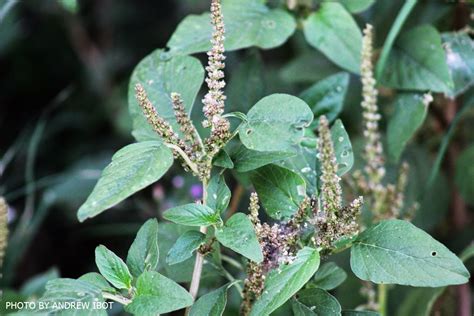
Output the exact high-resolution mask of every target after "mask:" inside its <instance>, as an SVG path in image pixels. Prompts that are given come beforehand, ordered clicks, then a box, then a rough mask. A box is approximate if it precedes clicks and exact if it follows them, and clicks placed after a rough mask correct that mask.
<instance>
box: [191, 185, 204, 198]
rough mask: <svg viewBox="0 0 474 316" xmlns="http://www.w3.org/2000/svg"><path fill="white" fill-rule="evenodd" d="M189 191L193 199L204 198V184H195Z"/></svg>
mask: <svg viewBox="0 0 474 316" xmlns="http://www.w3.org/2000/svg"><path fill="white" fill-rule="evenodd" d="M189 193H190V194H191V197H192V198H193V199H201V198H202V186H201V185H200V184H193V185H192V186H191V188H190V189H189Z"/></svg>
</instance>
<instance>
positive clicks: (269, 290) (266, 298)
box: [250, 247, 319, 316]
mask: <svg viewBox="0 0 474 316" xmlns="http://www.w3.org/2000/svg"><path fill="white" fill-rule="evenodd" d="M318 267H319V253H318V251H317V250H316V249H313V248H309V247H304V248H303V249H301V250H300V251H298V254H297V255H296V259H295V260H294V261H293V262H292V263H290V264H283V265H281V266H280V267H279V268H278V269H277V270H273V271H271V272H270V273H269V274H268V275H267V277H266V278H265V288H264V290H263V293H262V295H261V296H260V298H259V299H258V300H257V301H256V302H255V304H254V305H253V307H252V311H251V313H250V316H260V315H269V314H270V313H271V312H273V311H274V310H276V309H277V308H278V307H280V306H281V305H283V304H284V303H285V302H286V301H287V300H288V299H289V298H290V297H292V296H293V295H294V294H295V293H296V292H298V291H299V290H300V289H301V288H302V287H303V286H304V285H305V284H306V282H308V281H309V279H310V278H311V277H312V276H313V274H314V273H315V272H316V270H318Z"/></svg>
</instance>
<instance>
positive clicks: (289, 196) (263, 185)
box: [250, 165, 306, 219]
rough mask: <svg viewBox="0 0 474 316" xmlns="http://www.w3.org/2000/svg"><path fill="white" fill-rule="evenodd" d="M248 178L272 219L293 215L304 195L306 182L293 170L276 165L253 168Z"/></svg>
mask: <svg viewBox="0 0 474 316" xmlns="http://www.w3.org/2000/svg"><path fill="white" fill-rule="evenodd" d="M250 180H251V181H252V184H253V185H254V187H255V190H256V191H257V193H258V197H259V198H260V201H261V202H262V204H263V206H264V207H265V211H266V212H267V214H268V215H270V216H271V217H272V218H274V219H281V218H284V217H290V216H291V215H293V214H294V213H295V212H296V210H298V207H299V205H300V203H301V202H302V201H303V199H304V197H305V196H306V183H305V181H304V179H303V178H301V176H299V175H298V174H296V173H294V172H293V171H291V170H289V169H286V168H283V167H279V166H276V165H267V166H265V167H262V168H259V169H257V170H254V171H252V172H251V174H250Z"/></svg>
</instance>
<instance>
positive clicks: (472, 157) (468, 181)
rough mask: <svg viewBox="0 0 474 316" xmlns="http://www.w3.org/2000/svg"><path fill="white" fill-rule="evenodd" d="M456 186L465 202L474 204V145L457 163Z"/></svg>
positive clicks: (465, 151) (466, 150)
mask: <svg viewBox="0 0 474 316" xmlns="http://www.w3.org/2000/svg"><path fill="white" fill-rule="evenodd" d="M454 180H455V182H456V186H457V187H458V189H459V193H460V194H461V196H462V197H463V198H464V200H465V201H466V202H467V203H469V204H474V145H471V146H469V147H468V148H467V149H465V150H464V151H463V152H462V153H461V155H459V157H458V159H457V161H456V175H455V179H454Z"/></svg>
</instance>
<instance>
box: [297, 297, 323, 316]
mask: <svg viewBox="0 0 474 316" xmlns="http://www.w3.org/2000/svg"><path fill="white" fill-rule="evenodd" d="M291 310H292V311H293V315H294V316H317V314H316V313H315V312H313V311H312V310H311V309H310V308H309V307H308V306H306V305H304V304H303V303H300V302H298V301H297V300H296V299H295V298H293V299H292V300H291Z"/></svg>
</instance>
